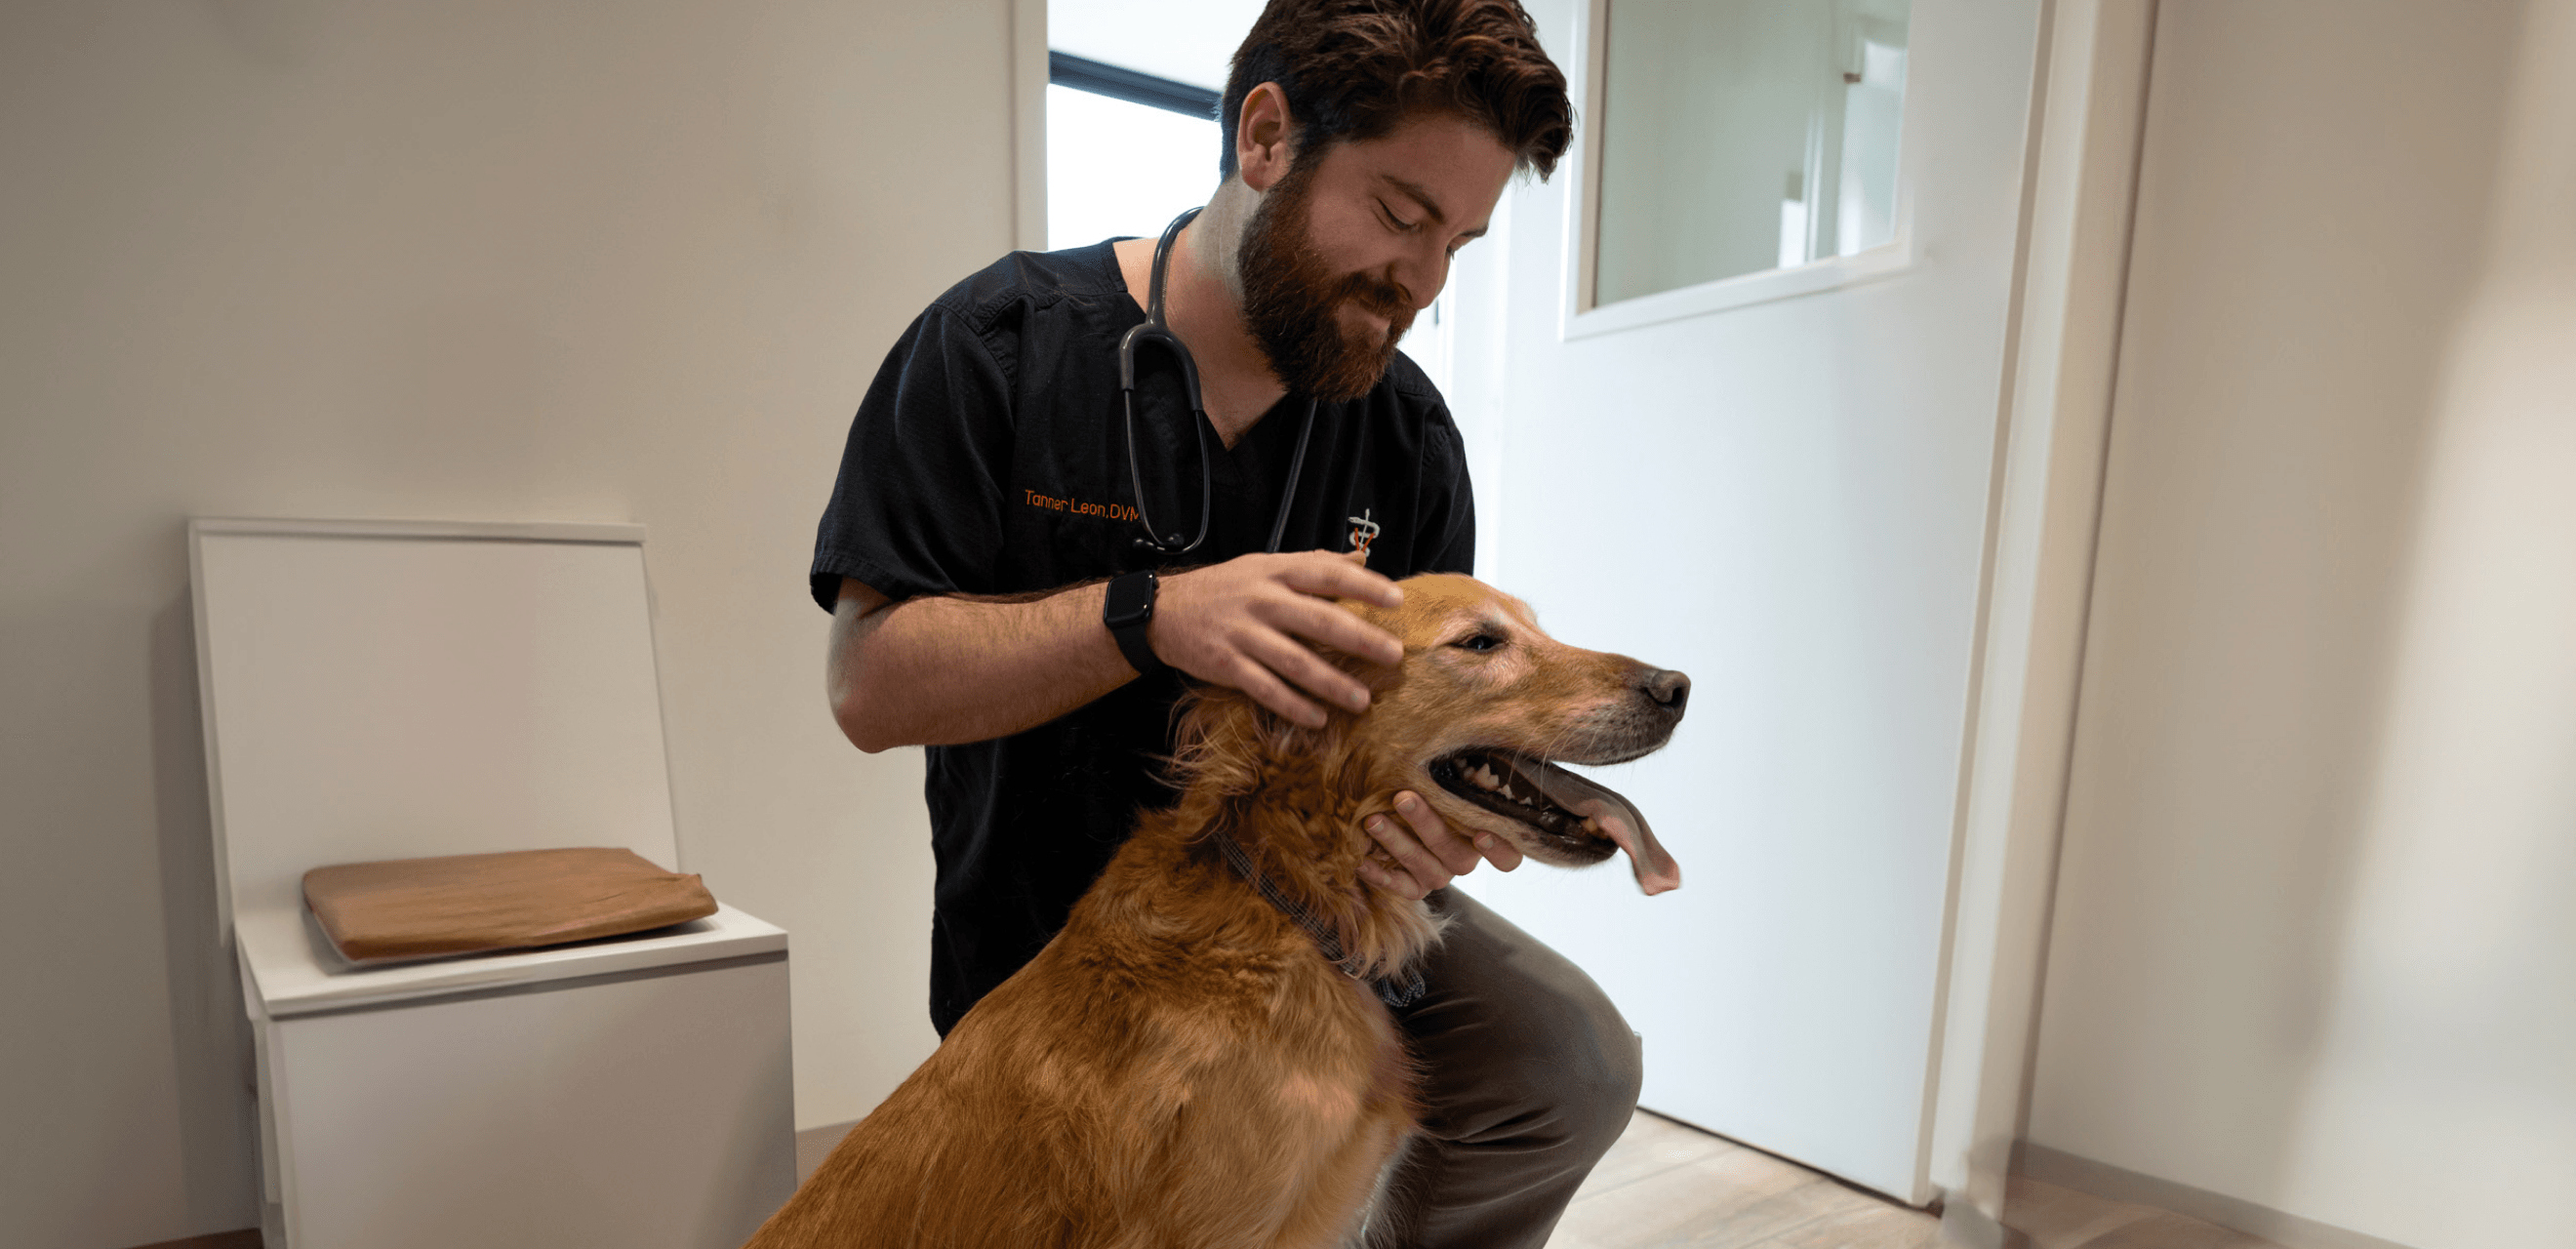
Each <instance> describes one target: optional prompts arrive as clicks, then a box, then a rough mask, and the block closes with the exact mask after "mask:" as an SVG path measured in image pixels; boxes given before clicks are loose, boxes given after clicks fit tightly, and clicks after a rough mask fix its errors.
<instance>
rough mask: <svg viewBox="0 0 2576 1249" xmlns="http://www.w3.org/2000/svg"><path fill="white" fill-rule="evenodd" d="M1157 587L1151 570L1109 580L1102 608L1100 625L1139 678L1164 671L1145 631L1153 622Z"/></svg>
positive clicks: (1124, 574)
mask: <svg viewBox="0 0 2576 1249" xmlns="http://www.w3.org/2000/svg"><path fill="white" fill-rule="evenodd" d="M1155 584H1156V583H1155V580H1154V574H1153V573H1152V572H1151V571H1150V570H1148V571H1141V572H1131V573H1121V574H1120V575H1118V576H1115V577H1112V578H1110V579H1109V597H1108V598H1107V599H1106V600H1105V601H1104V602H1103V603H1102V604H1101V607H1100V623H1102V624H1105V625H1107V626H1109V636H1111V637H1113V638H1116V639H1118V650H1119V653H1120V654H1123V655H1125V656H1127V662H1128V664H1129V665H1131V666H1132V667H1134V668H1135V669H1136V673H1137V675H1139V676H1148V677H1150V676H1152V675H1154V674H1155V673H1157V672H1160V671H1162V670H1163V668H1164V667H1165V665H1164V663H1163V661H1162V660H1161V659H1160V658H1157V657H1156V656H1155V654H1154V648H1153V647H1152V646H1150V645H1148V644H1147V643H1146V641H1145V627H1146V626H1147V625H1149V624H1151V623H1153V620H1154V589H1155Z"/></svg>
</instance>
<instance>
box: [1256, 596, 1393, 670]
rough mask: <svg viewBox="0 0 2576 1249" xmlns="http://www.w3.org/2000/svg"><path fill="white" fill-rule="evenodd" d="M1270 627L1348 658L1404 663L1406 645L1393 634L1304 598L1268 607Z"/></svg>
mask: <svg viewBox="0 0 2576 1249" xmlns="http://www.w3.org/2000/svg"><path fill="white" fill-rule="evenodd" d="M1264 616H1265V618H1266V619H1267V620H1268V621H1269V622H1270V625H1271V627H1273V628H1275V629H1278V630H1279V631H1280V632H1282V633H1293V634H1295V635H1297V636H1298V637H1302V638H1305V639H1306V640H1308V641H1310V642H1320V643H1322V644H1324V645H1326V646H1329V647H1332V648H1333V649H1334V650H1337V651H1340V652H1342V653H1343V654H1346V655H1357V656H1359V657H1360V658H1362V659H1365V660H1368V661H1369V662H1371V663H1377V664H1384V665H1386V666H1388V667H1393V666H1394V665H1396V664H1399V663H1402V662H1404V643H1402V642H1399V641H1397V640H1396V637H1395V635H1394V634H1392V633H1389V632H1387V631H1386V630H1384V629H1381V628H1378V627H1377V626H1376V625H1373V624H1370V623H1369V622H1367V621H1365V620H1362V619H1360V618H1359V617H1357V616H1354V615H1352V614H1350V613H1349V612H1347V611H1344V610H1342V609H1341V608H1339V607H1335V606H1333V605H1332V604H1330V603H1326V602H1322V601H1320V600H1317V599H1311V598H1306V597H1303V596H1297V597H1291V598H1288V599H1284V600H1280V601H1275V602H1273V603H1270V604H1268V610H1267V611H1266V612H1265V613H1264Z"/></svg>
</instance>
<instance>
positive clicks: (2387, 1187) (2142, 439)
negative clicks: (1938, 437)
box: [2028, 0, 2576, 1249]
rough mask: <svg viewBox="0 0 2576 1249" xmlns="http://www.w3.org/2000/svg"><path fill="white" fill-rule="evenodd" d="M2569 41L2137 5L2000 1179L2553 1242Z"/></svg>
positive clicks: (2523, 17) (2569, 884) (2300, 11)
mask: <svg viewBox="0 0 2576 1249" xmlns="http://www.w3.org/2000/svg"><path fill="white" fill-rule="evenodd" d="M2571 68H2576V4H2571V3H2570V2H2569V0H2531V2H2530V3H2528V4H2524V3H2517V2H2514V0H2477V2H2474V3H2470V2H2463V3H2455V4H2444V5H2438V6H2437V5H2415V4H2400V3H2394V2H2374V3H2366V4H2354V3H2330V2H2328V0H2224V2H2221V0H2166V3H2165V5H2164V6H2163V18H2162V24H2161V29H2160V31H2159V35H2158V40H2157V46H2156V52H2155V65H2154V80H2153V83H2152V85H2151V89H2150V95H2149V103H2148V110H2149V111H2148V122H2147V126H2146V149H2145V163H2144V166H2143V169H2142V172H2141V184H2140V186H2141V189H2140V199H2139V204H2138V216H2137V235H2136V250H2135V253H2134V256H2133V264H2132V267H2131V274H2132V279H2131V280H2132V287H2131V302H2130V308H2129V319H2128V324H2127V330H2126V338H2125V342H2124V347H2123V354H2122V361H2121V378H2120V390H2119V395H2118V399H2117V401H2116V404H2115V408H2114V415H2113V423H2112V450H2111V459H2110V467H2109V473H2108V476H2107V479H2106V485H2105V504H2104V516H2103V523H2102V540H2101V548H2100V563H2099V570H2098V579H2097V582H2096V597H2095V601H2094V614H2093V625H2092V633H2091V638H2090V643H2089V649H2088V654H2087V671H2086V676H2085V680H2084V687H2083V693H2082V702H2081V708H2082V709H2081V711H2080V713H2079V720H2078V728H2077V735H2076V760H2075V767H2074V776H2073V785H2072V792H2071V796H2070V804H2069V810H2068V818H2067V827H2066V840H2065V847H2064V857H2063V860H2062V866H2061V875H2060V882H2059V889H2058V898H2057V904H2056V917H2055V924H2054V933H2053V937H2052V947H2051V952H2050V963H2049V969H2048V976H2047V986H2046V996H2045V1002H2044V1006H2043V1022H2042V1026H2041V1032H2040V1040H2039V1051H2038V1061H2037V1072H2036V1077H2035V1086H2034V1092H2033V1102H2032V1106H2031V1113H2030V1123H2029V1133H2028V1139H2029V1140H2030V1141H2031V1142H2032V1143H2034V1144H2037V1145H2040V1146H2043V1147H2046V1148H2048V1149H2052V1150H2056V1151H2061V1152H2063V1153H2066V1154H2072V1155H2076V1156H2079V1157H2081V1158H2086V1159H2091V1160H2094V1161H2098V1162H2104V1163H2109V1164H2111V1165H2114V1166H2117V1167H2122V1168H2127V1169H2129V1170H2131V1171H2135V1172H2140V1173H2143V1174H2145V1175H2147V1176H2150V1177H2154V1178H2157V1179H2161V1180H2166V1181H2171V1182H2175V1183H2180V1184H2185V1185H2190V1186H2193V1187H2196V1188H2200V1189H2204V1190H2208V1191H2211V1192H2215V1193H2218V1194H2220V1195H2222V1196H2225V1197H2230V1198H2234V1199H2237V1200H2240V1201H2244V1202H2251V1203H2254V1204H2257V1205H2260V1206H2265V1207H2270V1208H2272V1209H2275V1210H2278V1211H2283V1212H2286V1213H2289V1214H2291V1215H2295V1216H2298V1217H2300V1218H2304V1219H2308V1220H2313V1221H2316V1222H2319V1223H2325V1224H2329V1225H2332V1226H2335V1227H2341V1228H2345V1229H2350V1230H2353V1231H2359V1232H2363V1233H2366V1234H2369V1235H2373V1236H2378V1237H2382V1238H2385V1239H2387V1240H2392V1241H2397V1242H2400V1243H2404V1244H2408V1245H2414V1246H2421V1247H2423V1249H2455V1247H2456V1249H2470V1247H2481V1249H2483V1247H2491V1246H2507V1245H2511V1246H2526V1245H2527V1246H2540V1245H2567V1244H2571V1243H2576V1213H2571V1212H2570V1210H2569V1208H2568V1207H2567V1205H2566V1203H2565V1192H2566V1187H2567V1177H2568V1176H2569V1175H2570V1174H2576V1059H2571V1057H2570V1056H2571V1055H2576V836H2571V829H2576V788H2571V787H2570V786H2569V784H2568V781H2567V778H2568V777H2569V776H2570V775H2571V774H2576V773H2571V765H2576V645H2571V642H2570V639H2576V491H2571V490H2570V488H2569V483H2570V482H2576V238H2571V235H2570V232H2569V230H2568V225H2569V223H2570V222H2571V221H2576V85H2571V84H2576V75H2571V74H2570V72H2569V71H2570V69H2571Z"/></svg>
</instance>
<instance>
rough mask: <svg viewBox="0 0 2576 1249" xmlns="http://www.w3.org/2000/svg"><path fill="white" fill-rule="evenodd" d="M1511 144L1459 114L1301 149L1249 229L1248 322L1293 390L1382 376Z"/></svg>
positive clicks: (1489, 210)
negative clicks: (1377, 135)
mask: <svg viewBox="0 0 2576 1249" xmlns="http://www.w3.org/2000/svg"><path fill="white" fill-rule="evenodd" d="M1513 163H1514V162H1513V159H1512V153H1511V151H1510V149H1508V148H1505V147H1504V146H1503V145H1502V142H1501V141H1500V140H1498V139H1496V138H1495V137H1494V136H1493V135H1492V133H1490V132H1488V131H1486V130H1484V129H1483V128H1481V127H1479V126H1477V125H1476V124H1475V123H1473V122H1470V121H1467V120H1466V119H1464V118H1461V117H1458V116H1456V115H1454V114H1446V113H1442V114H1432V115H1427V116H1423V117H1417V118H1414V119H1412V120H1409V121H1406V122H1404V123H1402V124H1401V125H1399V126H1397V127H1396V128H1395V129H1394V130H1393V131H1391V132H1390V133H1388V134H1387V135H1385V136H1384V137H1382V138H1376V139H1369V140H1364V141H1360V142H1353V143H1335V144H1332V145H1330V146H1328V147H1326V148H1324V149H1323V150H1322V151H1320V152H1310V153H1304V154H1301V155H1300V157H1299V158H1298V159H1297V161H1296V163H1295V164H1294V165H1293V166H1292V167H1291V168H1290V169H1289V171H1288V173H1287V175H1286V176H1284V177H1282V178H1281V179H1280V180H1279V181H1278V182H1277V183H1275V184H1273V185H1272V186H1271V188H1270V190H1269V192H1268V194H1266V195H1265V196H1264V197H1263V199H1262V201H1261V207H1260V208H1259V209H1258V210H1256V211H1255V212H1254V213H1253V216H1252V221H1251V224H1250V226H1249V227H1248V228H1247V229H1246V230H1245V231H1244V234H1243V243H1242V246H1241V249H1240V251H1239V252H1238V253H1237V255H1236V262H1237V265H1238V268H1239V270H1240V272H1241V273H1242V275H1243V296H1244V298H1243V304H1244V307H1243V313H1244V320H1245V321H1246V323H1248V324H1249V325H1250V327H1251V329H1252V335H1253V338H1254V339H1255V340H1256V341H1258V342H1259V343H1260V344H1261V349H1262V353H1263V354H1264V355H1266V356H1268V357H1269V359H1270V367H1271V369H1272V370H1273V371H1274V372H1276V373H1278V375H1279V379H1280V380H1281V381H1282V382H1283V383H1285V384H1286V385H1287V387H1288V389H1289V390H1290V391H1291V392H1292V393H1296V394H1304V395H1311V396H1313V397H1315V398H1318V399H1323V400H1327V401H1334V402H1338V401H1344V400H1350V399H1356V398H1359V397H1360V396H1361V395H1364V394H1366V393H1368V390H1369V388H1370V387H1372V386H1375V385H1376V384H1377V380H1378V378H1379V377H1380V376H1382V375H1383V374H1384V373H1385V372H1386V366H1387V363H1388V361H1389V360H1390V359H1392V358H1393V357H1394V355H1395V344H1396V340H1397V339H1399V338H1401V337H1403V336H1404V331H1405V330H1406V329H1407V328H1409V327H1410V326H1411V325H1412V324H1413V314H1414V313H1416V312H1418V311H1420V310H1422V309H1424V308H1427V307H1429V306H1430V305H1431V301H1432V299H1433V298H1434V297H1436V296H1438V295H1439V294H1440V288H1441V286H1442V285H1443V284H1445V283H1446V282H1447V281H1448V280H1449V258H1450V257H1451V256H1452V255H1454V254H1456V252H1457V250H1458V249H1459V248H1460V247H1463V246H1465V245H1466V243H1467V242H1468V240H1470V239H1473V238H1475V237H1476V236H1478V235H1480V234H1483V233H1484V232H1485V226H1486V223H1487V221H1488V220H1489V219H1490V218H1491V217H1492V216H1493V213H1494V204H1495V202H1496V201H1498V200H1500V199H1501V198H1502V194H1503V186H1504V184H1505V183H1506V182H1508V181H1510V179H1511V175H1512V168H1513Z"/></svg>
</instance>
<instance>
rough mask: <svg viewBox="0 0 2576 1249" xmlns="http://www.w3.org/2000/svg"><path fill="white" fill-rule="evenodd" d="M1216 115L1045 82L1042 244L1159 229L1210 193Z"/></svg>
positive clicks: (1072, 242) (1075, 244)
mask: <svg viewBox="0 0 2576 1249" xmlns="http://www.w3.org/2000/svg"><path fill="white" fill-rule="evenodd" d="M1218 151H1219V149H1218V145H1217V124H1216V121H1215V119H1213V118H1207V119H1201V118H1197V117H1191V116H1187V115H1185V114H1182V113H1177V112H1173V111H1172V110H1170V109H1164V108H1155V107H1152V106H1150V105H1145V104H1135V103H1130V102H1128V101H1126V100H1117V99H1111V98H1110V97H1108V96H1105V95H1096V94H1093V93H1092V92H1089V91H1082V90H1077V89H1075V88H1072V87H1067V86H1061V85H1055V86H1049V87H1048V88H1047V246H1048V247H1049V248H1050V249H1061V248H1066V247H1081V246H1084V245H1086V244H1090V243H1097V242H1099V241H1101V240H1102V239H1106V238H1116V237H1119V236H1121V235H1139V236H1143V237H1147V238H1150V237H1152V236H1154V235H1157V234H1160V233H1162V231H1163V227H1164V226H1165V225H1168V224H1170V222H1171V220H1172V218H1174V217H1176V216H1178V215H1180V213H1181V211H1182V210H1183V209H1187V208H1190V207H1193V206H1195V205H1199V204H1204V203H1206V202H1207V201H1208V196H1210V195H1212V194H1214V193H1215V192H1216V183H1217V175H1216V161H1217V156H1218Z"/></svg>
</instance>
